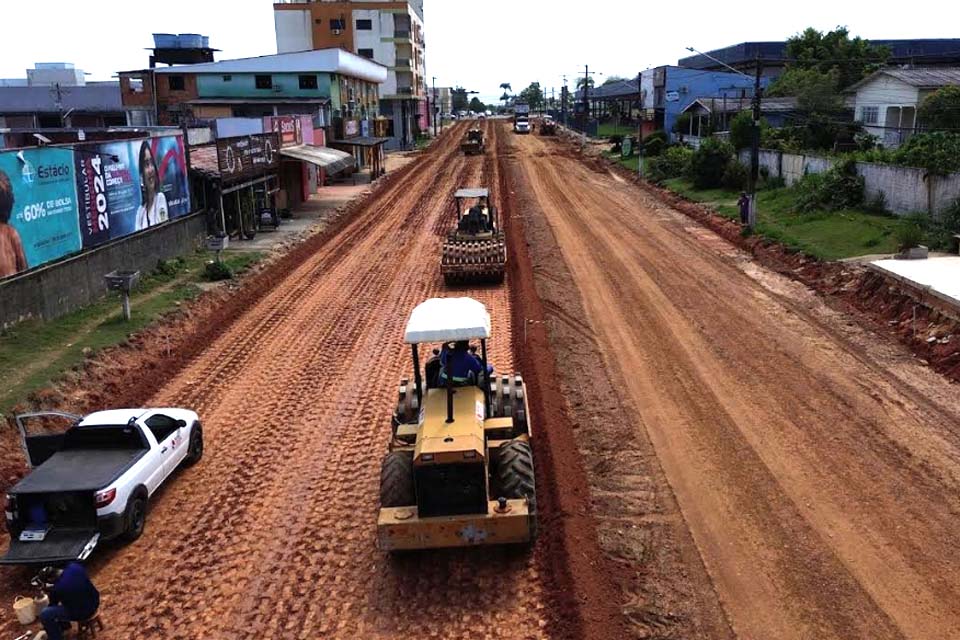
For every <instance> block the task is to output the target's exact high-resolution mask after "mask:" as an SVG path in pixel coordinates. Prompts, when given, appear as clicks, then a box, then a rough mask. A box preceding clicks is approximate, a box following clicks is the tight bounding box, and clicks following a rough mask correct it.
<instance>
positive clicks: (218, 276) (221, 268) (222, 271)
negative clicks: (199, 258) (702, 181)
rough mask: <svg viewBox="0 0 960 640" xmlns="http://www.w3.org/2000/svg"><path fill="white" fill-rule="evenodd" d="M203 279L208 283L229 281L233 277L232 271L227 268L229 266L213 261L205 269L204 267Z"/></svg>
mask: <svg viewBox="0 0 960 640" xmlns="http://www.w3.org/2000/svg"><path fill="white" fill-rule="evenodd" d="M203 277H204V279H205V280H209V281H210V282H217V281H218V280H229V279H230V278H232V277H233V270H232V269H231V268H230V267H229V265H227V264H225V263H223V262H221V261H220V260H214V261H211V262H208V263H207V265H206V267H204V269H203Z"/></svg>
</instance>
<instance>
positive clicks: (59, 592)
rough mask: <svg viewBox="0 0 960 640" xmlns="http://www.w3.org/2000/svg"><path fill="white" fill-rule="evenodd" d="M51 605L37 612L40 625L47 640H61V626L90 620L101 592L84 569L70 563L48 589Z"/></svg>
mask: <svg viewBox="0 0 960 640" xmlns="http://www.w3.org/2000/svg"><path fill="white" fill-rule="evenodd" d="M47 592H48V593H49V595H50V606H48V607H45V608H44V610H43V611H41V612H40V622H42V623H43V630H44V631H46V632H47V638H49V640H63V625H64V624H66V625H68V628H69V624H70V623H71V622H79V621H81V620H86V619H88V618H90V617H91V616H92V615H93V614H95V613H96V612H97V609H99V608H100V592H99V591H97V588H96V587H95V586H93V583H92V582H90V578H89V576H87V570H86V569H84V568H83V565H82V564H80V563H79V562H71V563H70V564H68V565H67V566H66V568H65V569H64V570H63V571H62V572H61V573H60V576H59V577H58V578H57V580H56V582H54V583H53V587H52V588H50V589H48V590H47Z"/></svg>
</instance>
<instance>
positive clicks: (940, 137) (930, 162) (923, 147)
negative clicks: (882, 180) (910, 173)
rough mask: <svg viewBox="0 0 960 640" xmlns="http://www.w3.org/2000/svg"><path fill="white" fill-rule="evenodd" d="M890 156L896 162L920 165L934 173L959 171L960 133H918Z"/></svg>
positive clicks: (911, 165) (941, 173)
mask: <svg viewBox="0 0 960 640" xmlns="http://www.w3.org/2000/svg"><path fill="white" fill-rule="evenodd" d="M891 156H892V157H893V161H894V162H896V163H897V164H902V165H907V166H910V167H920V168H922V169H926V170H927V171H929V172H930V173H932V174H936V175H944V174H947V173H952V172H955V171H960V133H943V132H941V131H934V132H931V133H918V134H916V135H914V136H911V137H910V139H909V140H907V142H906V143H905V144H904V145H903V146H901V147H900V148H899V149H897V150H896V151H894V152H893V153H892V154H891Z"/></svg>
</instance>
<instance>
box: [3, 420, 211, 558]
mask: <svg viewBox="0 0 960 640" xmlns="http://www.w3.org/2000/svg"><path fill="white" fill-rule="evenodd" d="M15 420H16V423H17V426H18V428H19V430H20V434H21V436H22V438H23V447H24V450H25V451H26V454H27V462H28V464H29V466H30V467H31V468H32V471H31V472H30V473H29V474H28V475H27V476H26V477H25V478H24V479H23V480H21V481H20V482H18V483H17V484H16V485H14V486H13V487H12V488H11V489H10V490H8V491H7V506H6V517H7V529H8V530H9V532H10V548H9V549H8V550H7V553H6V555H4V556H3V557H2V558H0V564H56V563H61V562H68V561H72V560H84V559H86V558H87V557H88V556H89V555H90V554H91V553H92V552H93V550H94V548H96V546H97V544H98V543H99V542H101V541H104V540H110V539H112V538H123V539H124V540H126V541H133V540H136V539H137V538H139V537H140V534H141V533H143V529H144V526H145V525H146V519H147V501H148V500H149V498H150V496H152V495H153V494H154V492H155V491H156V490H157V489H159V488H160V485H162V484H163V482H164V481H165V480H166V479H167V478H169V477H170V476H171V475H172V474H173V472H174V471H175V470H176V469H177V468H178V467H179V466H180V465H181V464H186V465H192V464H195V463H196V462H198V461H199V460H200V458H201V456H203V431H202V429H201V426H200V419H199V418H198V417H197V414H196V413H194V412H193V411H188V410H186V409H113V410H110V411H98V412H96V413H92V414H90V415H88V416H87V417H85V418H84V417H81V416H76V415H72V414H67V413H56V412H45V413H28V414H22V415H18V416H15ZM54 420H61V421H63V420H67V421H69V423H70V424H71V426H70V428H69V429H67V430H66V431H65V432H63V433H57V432H53V433H51V432H50V430H49V427H50V424H51V422H52V421H54ZM30 424H32V425H34V427H31V429H34V428H36V427H35V425H37V424H39V425H40V426H42V427H43V429H41V431H40V433H38V434H35V435H30V434H29V433H28V425H30Z"/></svg>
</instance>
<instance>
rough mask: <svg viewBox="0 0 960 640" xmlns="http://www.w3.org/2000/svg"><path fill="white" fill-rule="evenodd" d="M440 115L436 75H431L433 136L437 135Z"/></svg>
mask: <svg viewBox="0 0 960 640" xmlns="http://www.w3.org/2000/svg"><path fill="white" fill-rule="evenodd" d="M439 117H440V109H439V108H437V76H433V137H434V138H436V137H437V120H438V119H439Z"/></svg>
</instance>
